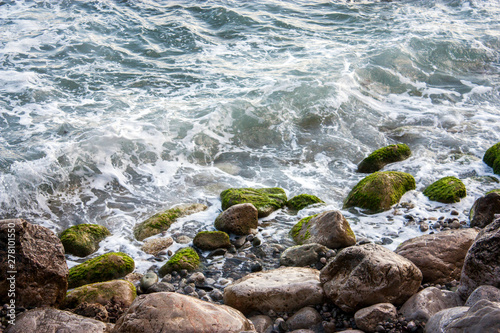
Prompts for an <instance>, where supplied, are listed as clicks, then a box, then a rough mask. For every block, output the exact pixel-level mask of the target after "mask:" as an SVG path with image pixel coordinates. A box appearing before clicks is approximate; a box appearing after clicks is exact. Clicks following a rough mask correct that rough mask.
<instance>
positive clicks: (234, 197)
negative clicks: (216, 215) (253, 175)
mask: <svg viewBox="0 0 500 333" xmlns="http://www.w3.org/2000/svg"><path fill="white" fill-rule="evenodd" d="M220 198H221V201H222V209H223V210H226V209H228V208H229V207H231V206H233V205H237V204H242V203H251V204H253V205H254V206H255V207H256V208H257V210H258V212H259V218H260V217H266V216H268V215H269V214H271V213H272V212H273V211H275V210H277V209H280V208H282V207H283V206H285V204H286V202H287V197H286V193H285V191H284V190H283V189H281V188H278V187H274V188H261V189H254V188H230V189H227V190H225V191H222V192H221V194H220Z"/></svg>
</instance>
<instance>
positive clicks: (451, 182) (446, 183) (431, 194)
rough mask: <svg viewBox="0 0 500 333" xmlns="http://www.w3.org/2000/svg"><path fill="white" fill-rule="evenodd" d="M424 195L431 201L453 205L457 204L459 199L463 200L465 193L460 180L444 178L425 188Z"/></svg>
mask: <svg viewBox="0 0 500 333" xmlns="http://www.w3.org/2000/svg"><path fill="white" fill-rule="evenodd" d="M424 195H425V196H426V197H428V198H429V199H430V200H432V201H438V202H442V203H454V202H459V201H460V199H461V198H465V196H466V195H467V191H466V189H465V185H464V183H462V181H461V180H460V179H458V178H456V177H444V178H441V179H439V180H438V181H436V182H434V183H432V184H431V185H429V186H427V188H426V189H425V190H424Z"/></svg>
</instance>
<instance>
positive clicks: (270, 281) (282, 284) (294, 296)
mask: <svg viewBox="0 0 500 333" xmlns="http://www.w3.org/2000/svg"><path fill="white" fill-rule="evenodd" d="M323 299H324V293H323V288H322V287H321V284H320V281H319V271H317V270H315V269H311V268H302V267H282V268H278V269H273V270H269V271H264V272H258V273H252V274H249V275H247V276H245V277H243V278H241V279H239V280H238V281H236V282H234V283H233V284H231V285H229V286H228V287H226V288H225V289H224V304H227V305H229V306H232V307H234V308H235V309H238V310H240V311H241V312H243V313H245V314H247V313H251V312H252V311H260V312H261V313H268V312H269V311H270V310H273V311H275V312H292V311H297V310H299V309H301V308H303V307H305V306H307V305H315V304H322V302H323Z"/></svg>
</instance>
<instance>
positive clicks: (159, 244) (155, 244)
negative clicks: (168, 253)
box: [141, 237, 174, 257]
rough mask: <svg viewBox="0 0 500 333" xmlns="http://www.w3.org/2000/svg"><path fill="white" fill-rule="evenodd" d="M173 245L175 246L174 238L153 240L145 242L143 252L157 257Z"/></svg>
mask: <svg viewBox="0 0 500 333" xmlns="http://www.w3.org/2000/svg"><path fill="white" fill-rule="evenodd" d="M172 244H174V240H173V239H172V237H162V238H153V239H148V240H147V241H145V242H144V245H143V246H142V247H141V250H143V251H144V252H146V253H147V254H151V255H153V256H155V257H156V256H157V255H158V253H160V252H161V251H163V250H165V249H166V248H168V247H169V246H170V245H172Z"/></svg>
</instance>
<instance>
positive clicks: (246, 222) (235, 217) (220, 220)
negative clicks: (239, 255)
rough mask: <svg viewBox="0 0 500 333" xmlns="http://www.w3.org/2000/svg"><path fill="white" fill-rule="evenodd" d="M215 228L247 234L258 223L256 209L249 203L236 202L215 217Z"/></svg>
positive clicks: (232, 232)
mask: <svg viewBox="0 0 500 333" xmlns="http://www.w3.org/2000/svg"><path fill="white" fill-rule="evenodd" d="M214 224H215V228H217V229H218V230H221V231H225V232H227V233H231V234H235V235H248V234H249V233H251V232H252V231H253V230H254V229H256V228H257V225H258V211H257V209H256V208H255V206H254V205H252V204H251V203H243V204H237V205H234V206H231V207H229V208H228V209H226V210H225V211H223V212H222V213H221V214H220V215H219V216H217V218H216V219H215V223H214Z"/></svg>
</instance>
